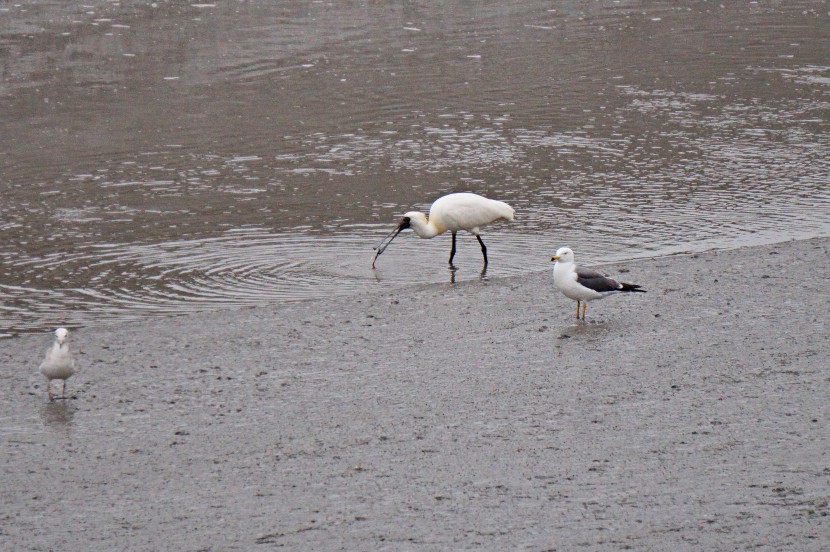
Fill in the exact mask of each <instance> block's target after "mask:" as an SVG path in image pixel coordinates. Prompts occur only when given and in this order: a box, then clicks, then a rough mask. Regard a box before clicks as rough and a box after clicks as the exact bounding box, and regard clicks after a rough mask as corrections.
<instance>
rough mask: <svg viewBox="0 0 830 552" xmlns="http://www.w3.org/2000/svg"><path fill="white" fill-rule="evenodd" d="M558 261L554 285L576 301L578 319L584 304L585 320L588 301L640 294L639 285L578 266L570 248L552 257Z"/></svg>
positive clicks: (641, 290) (562, 248)
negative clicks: (618, 295)
mask: <svg viewBox="0 0 830 552" xmlns="http://www.w3.org/2000/svg"><path fill="white" fill-rule="evenodd" d="M550 260H551V261H556V262H555V263H554V265H553V283H554V284H555V285H556V287H558V288H559V291H561V292H562V293H563V294H565V297H568V298H569V299H573V300H574V301H576V319H577V320H579V304H580V302H581V303H582V305H583V306H582V320H585V311H586V310H588V301H591V300H593V299H601V298H603V297H607V296H609V295H611V294H612V293H621V292H635V291H636V292H640V293H645V292H646V290H644V289H640V287H641V286H638V285H637V284H626V283H624V282H618V281H616V280H615V279H613V278H609V277H608V276H606V275H604V274H600V273H599V272H597V271H595V270H591V269H590V268H585V267H582V266H579V265H577V264H576V263H575V262H574V252H573V251H572V250H571V249H570V248H569V247H560V248H559V249H557V250H556V254H555V255H554V256H553V257H551V259H550Z"/></svg>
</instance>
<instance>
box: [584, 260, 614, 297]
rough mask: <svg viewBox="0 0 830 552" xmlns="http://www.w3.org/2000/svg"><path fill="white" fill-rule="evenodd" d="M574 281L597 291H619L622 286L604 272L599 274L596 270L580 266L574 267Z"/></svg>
mask: <svg viewBox="0 0 830 552" xmlns="http://www.w3.org/2000/svg"><path fill="white" fill-rule="evenodd" d="M576 281H577V283H578V284H580V285H583V286H585V287H586V288H588V289H592V290H594V291H596V292H599V293H603V292H606V291H619V290H620V289H621V288H622V286H621V285H620V283H619V282H618V281H616V280H615V279H613V278H609V277H608V276H606V275H605V274H600V273H599V272H597V271H596V270H591V269H590V268H583V267H581V266H577V267H576Z"/></svg>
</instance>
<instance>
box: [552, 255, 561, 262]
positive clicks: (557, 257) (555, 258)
mask: <svg viewBox="0 0 830 552" xmlns="http://www.w3.org/2000/svg"><path fill="white" fill-rule="evenodd" d="M550 260H551V261H558V260H559V255H554V256H553V257H551V258H550Z"/></svg>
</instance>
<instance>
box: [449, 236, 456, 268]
mask: <svg viewBox="0 0 830 552" xmlns="http://www.w3.org/2000/svg"><path fill="white" fill-rule="evenodd" d="M453 257H455V232H453V233H452V249H450V265H452V259H453Z"/></svg>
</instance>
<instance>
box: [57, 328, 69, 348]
mask: <svg viewBox="0 0 830 552" xmlns="http://www.w3.org/2000/svg"><path fill="white" fill-rule="evenodd" d="M68 335H69V330H67V329H66V328H58V329H57V330H55V338H56V339H57V342H58V344H59V345H63V342H64V341H66V336H68Z"/></svg>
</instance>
